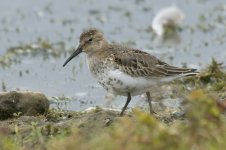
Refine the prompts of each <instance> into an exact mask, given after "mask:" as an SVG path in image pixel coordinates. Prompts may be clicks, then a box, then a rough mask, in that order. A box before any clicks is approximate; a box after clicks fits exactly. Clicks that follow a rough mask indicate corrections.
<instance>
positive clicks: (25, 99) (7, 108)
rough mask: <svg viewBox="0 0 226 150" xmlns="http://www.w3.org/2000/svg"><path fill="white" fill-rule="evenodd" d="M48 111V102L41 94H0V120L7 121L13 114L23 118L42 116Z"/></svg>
mask: <svg viewBox="0 0 226 150" xmlns="http://www.w3.org/2000/svg"><path fill="white" fill-rule="evenodd" d="M48 109H49V101H48V99H47V98H46V96H45V95H44V94H42V93H38V92H4V93H0V119H7V118H10V117H13V116H14V115H15V114H18V115H25V116H37V115H42V114H45V113H47V112H48ZM18 117H19V116H18Z"/></svg>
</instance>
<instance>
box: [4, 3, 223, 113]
mask: <svg viewBox="0 0 226 150" xmlns="http://www.w3.org/2000/svg"><path fill="white" fill-rule="evenodd" d="M0 1H1V5H0V10H1V13H0V22H1V24H0V41H1V44H0V57H3V56H4V55H5V54H6V53H7V50H8V49H9V48H11V47H15V46H19V45H24V44H32V43H36V41H37V40H38V39H40V38H41V39H44V40H48V42H50V43H57V42H59V41H60V42H63V43H64V44H65V46H64V47H63V49H62V51H61V50H59V51H58V53H59V54H58V57H54V56H53V55H52V54H51V53H48V52H46V53H43V51H40V52H39V51H36V52H35V54H34V53H29V54H26V55H24V54H20V53H17V54H15V55H13V56H12V57H14V58H15V59H17V60H18V61H17V62H16V63H13V64H12V65H10V66H9V67H3V66H1V65H0V72H1V74H0V82H2V83H3V84H2V86H3V87H4V88H2V89H0V91H3V90H6V91H11V90H32V91H41V92H43V93H44V94H46V95H47V96H49V97H53V96H62V95H64V96H65V97H68V98H69V99H72V101H70V102H69V105H67V106H66V107H67V109H72V110H80V109H85V108H87V107H89V106H96V105H101V106H103V105H105V103H106V101H105V100H104V97H105V95H106V92H105V91H104V89H103V88H102V87H100V86H99V85H98V84H97V82H96V81H95V79H93V78H92V76H91V75H90V73H89V70H88V68H87V65H86V57H85V55H84V54H82V55H81V56H79V57H77V58H76V59H74V60H73V61H71V62H70V63H69V64H68V65H67V66H66V67H65V68H63V67H62V64H63V63H64V61H65V60H66V58H67V57H68V56H69V55H70V53H71V51H70V49H71V48H73V47H76V46H77V44H78V37H79V35H80V33H81V32H82V31H83V30H84V29H86V28H88V27H96V28H99V29H101V30H102V31H103V32H104V33H105V35H106V37H107V38H108V39H109V41H110V42H116V43H123V44H127V45H129V46H132V47H136V48H140V49H143V50H145V51H147V52H150V53H152V54H154V55H156V56H157V57H159V58H161V59H162V60H164V61H166V62H168V63H170V64H173V65H177V66H188V67H194V68H198V69H200V70H201V69H203V68H205V67H206V66H207V65H208V64H209V63H210V62H211V59H212V58H213V57H214V58H215V59H216V60H217V61H219V62H223V63H226V51H225V47H226V42H225V41H226V2H225V0H216V1H213V0H184V1H180V0H174V1H173V2H172V1H168V0H162V1H158V3H156V1H155V0H133V1H129V0H115V1H105V0H99V1H93V0H76V1H74V0H68V1H66V2H65V1H60V0H46V1H45V2H42V1H29V0H21V1H20V2H19V3H18V1H16V0H14V1H3V0H0ZM172 4H175V5H177V6H178V7H179V8H181V9H182V10H183V11H184V12H185V15H186V17H185V20H184V22H183V25H182V31H181V32H178V35H177V36H175V38H170V39H168V40H162V39H159V38H157V37H155V36H154V34H153V33H152V32H150V25H151V21H152V19H153V16H154V15H155V13H156V12H157V11H158V10H159V9H161V8H164V7H166V6H170V5H172ZM51 99H53V100H54V98H51ZM124 99H125V97H117V98H116V101H114V102H113V103H112V105H113V106H114V107H121V106H122V105H123V104H124V101H125V100H124ZM135 99H136V101H132V103H133V104H132V105H136V104H138V103H139V102H138V101H137V100H139V99H140V97H136V98H135ZM121 100H123V102H122V101H121Z"/></svg>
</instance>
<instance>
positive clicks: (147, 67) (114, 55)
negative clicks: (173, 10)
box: [63, 29, 197, 116]
mask: <svg viewBox="0 0 226 150" xmlns="http://www.w3.org/2000/svg"><path fill="white" fill-rule="evenodd" d="M81 52H85V53H86V54H87V57H88V65H89V69H90V71H91V73H92V75H93V76H94V77H95V78H96V79H97V80H98V82H99V83H100V84H101V85H102V86H103V87H104V89H106V90H107V91H108V92H110V93H113V94H116V95H122V96H127V101H126V103H125V105H124V107H123V109H122V111H121V113H120V115H121V116H122V115H123V113H124V111H125V110H126V108H127V106H128V104H129V103H130V100H131V96H135V95H140V94H142V93H146V95H147V99H148V103H149V107H150V113H153V112H154V111H153V109H152V104H151V96H150V93H149V89H150V87H151V86H153V85H155V84H157V83H159V82H164V81H170V80H173V79H175V78H178V77H184V76H188V75H189V76H190V75H196V74H197V72H196V69H188V68H178V67H174V66H171V65H168V64H167V63H165V62H163V61H161V60H159V59H157V58H156V57H154V56H152V55H151V54H149V53H146V52H143V51H140V50H137V49H132V48H128V47H124V46H122V45H116V44H109V43H108V41H107V40H106V39H105V37H104V35H103V34H102V33H101V32H100V31H98V30H97V29H89V30H87V31H85V32H83V33H82V34H81V36H80V42H79V46H78V48H77V49H76V50H75V52H74V53H73V54H72V55H71V56H70V57H69V58H68V59H67V60H66V61H65V63H64V64H63V66H65V65H66V64H67V63H68V62H69V61H70V60H71V59H73V58H74V57H75V56H77V55H78V54H80V53H81Z"/></svg>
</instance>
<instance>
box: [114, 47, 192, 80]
mask: <svg viewBox="0 0 226 150" xmlns="http://www.w3.org/2000/svg"><path fill="white" fill-rule="evenodd" d="M112 51H114V52H113V53H114V60H115V63H116V64H117V67H118V68H119V69H121V71H124V72H126V73H127V74H129V75H131V76H134V77H138V76H143V77H166V76H174V75H179V74H186V73H190V72H195V69H188V68H178V67H174V66H170V65H168V64H167V63H165V62H162V61H160V60H159V59H157V58H156V57H154V56H152V55H150V54H149V53H146V52H143V51H140V50H135V49H128V48H124V47H120V46H118V47H116V46H114V49H112Z"/></svg>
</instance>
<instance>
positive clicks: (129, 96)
mask: <svg viewBox="0 0 226 150" xmlns="http://www.w3.org/2000/svg"><path fill="white" fill-rule="evenodd" d="M130 101H131V95H130V93H128V97H127V100H126V104H125V105H124V107H123V108H122V111H121V113H120V116H122V115H123V113H124V111H125V110H126V108H127V106H128V104H129V102H130Z"/></svg>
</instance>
